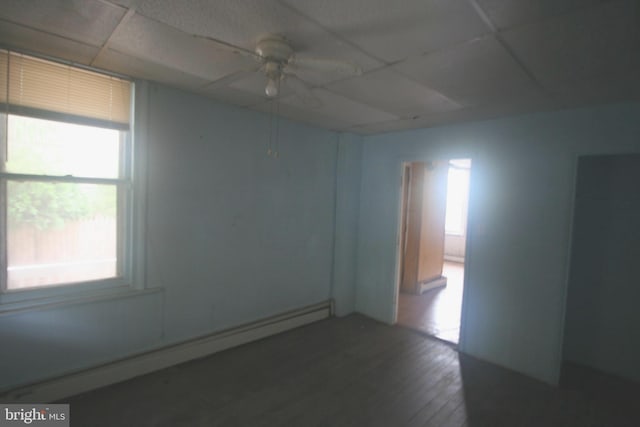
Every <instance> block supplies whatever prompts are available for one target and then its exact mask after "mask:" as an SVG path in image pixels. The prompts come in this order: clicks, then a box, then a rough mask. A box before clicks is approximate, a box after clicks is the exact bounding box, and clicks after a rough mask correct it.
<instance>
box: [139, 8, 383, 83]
mask: <svg viewBox="0 0 640 427" xmlns="http://www.w3.org/2000/svg"><path fill="white" fill-rule="evenodd" d="M136 10H137V11H138V12H139V13H140V14H142V15H145V16H148V17H150V18H152V19H154V20H157V21H161V22H164V23H167V24H169V25H171V26H173V27H175V28H178V29H180V30H182V31H184V32H186V33H189V34H197V35H202V36H207V37H211V38H214V39H217V40H221V41H223V42H226V43H230V44H232V45H236V46H240V47H243V48H245V49H248V50H253V49H254V48H255V44H256V42H257V40H258V39H259V38H260V37H261V36H264V35H266V34H270V33H274V34H280V35H283V36H285V37H286V38H287V39H288V40H290V42H291V44H292V47H293V48H294V49H295V50H296V52H297V54H298V55H299V56H308V57H322V58H325V57H326V58H335V59H341V60H348V61H351V62H353V63H355V64H357V65H359V66H360V67H361V68H362V69H364V70H371V69H374V68H378V67H380V66H381V65H382V63H381V62H380V61H378V60H375V59H373V58H371V57H370V56H367V55H366V54H364V53H363V52H361V51H360V50H358V49H356V48H354V47H353V46H351V45H349V44H348V43H345V42H344V41H342V40H340V39H339V38H337V37H335V36H333V35H332V34H331V33H329V32H328V31H326V30H325V29H323V28H322V27H321V26H319V25H318V24H316V23H315V22H314V21H312V20H308V19H306V18H304V17H302V16H301V15H300V14H298V13H296V12H294V11H293V10H291V9H290V8H289V7H287V6H284V5H282V4H280V3H278V2H277V1H275V0H270V1H266V0H243V1H235V0H224V1H216V2H212V1H209V0H193V1H191V2H189V7H188V8H185V7H184V5H183V4H182V3H181V2H176V1H175V0H141V1H140V4H139V5H138V6H137V7H136ZM302 76H303V78H304V79H305V80H307V81H311V82H312V83H315V84H323V83H326V82H329V81H333V80H336V79H338V78H341V77H342V76H340V75H332V74H331V73H311V72H309V73H304V74H303V75H302Z"/></svg>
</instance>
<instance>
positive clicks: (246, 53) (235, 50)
mask: <svg viewBox="0 0 640 427" xmlns="http://www.w3.org/2000/svg"><path fill="white" fill-rule="evenodd" d="M191 36H192V37H193V38H196V39H201V40H208V41H210V42H213V43H216V44H218V45H220V46H222V47H223V48H225V49H228V50H230V51H231V52H233V53H237V54H238V55H241V56H245V57H247V58H251V59H255V60H256V61H260V62H262V57H261V56H260V55H258V54H257V53H255V52H254V51H252V50H249V49H245V48H243V47H240V46H236V45H234V44H231V43H227V42H225V41H222V40H218V39H215V38H213V37H209V36H201V35H199V34H192V35H191Z"/></svg>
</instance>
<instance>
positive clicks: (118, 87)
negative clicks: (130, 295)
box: [0, 50, 132, 293]
mask: <svg viewBox="0 0 640 427" xmlns="http://www.w3.org/2000/svg"><path fill="white" fill-rule="evenodd" d="M0 86H1V88H0V105H2V107H3V109H2V111H1V112H0V119H1V120H0V122H1V125H0V126H1V130H2V132H1V135H0V137H1V138H0V144H1V147H0V156H2V162H1V163H0V196H1V197H0V200H2V209H1V213H0V217H1V221H0V223H1V225H2V227H1V230H0V235H1V236H2V240H3V242H2V256H1V257H0V263H1V264H2V274H1V276H0V289H1V290H2V291H4V292H9V293H10V292H13V291H24V290H28V289H35V288H38V289H41V288H44V287H59V286H62V285H73V284H85V283H88V282H91V284H92V285H93V284H95V285H96V286H97V285H98V284H101V285H103V284H104V285H111V284H121V283H123V281H124V279H125V278H126V276H127V274H128V271H129V267H130V266H129V262H128V261H127V255H128V254H127V252H128V250H129V249H128V248H130V241H131V238H132V237H131V224H130V223H129V222H130V220H129V218H131V215H130V208H131V197H132V195H131V193H132V162H131V158H132V152H131V150H132V146H131V138H130V132H129V115H130V98H131V96H130V92H131V82H129V81H127V80H124V79H121V78H117V77H113V76H108V75H104V74H100V73H96V72H94V71H89V70H84V69H80V68H76V67H72V66H70V65H66V64H60V63H56V62H51V61H45V60H42V59H39V58H34V57H31V56H27V55H23V54H19V53H15V52H9V51H2V50H0Z"/></svg>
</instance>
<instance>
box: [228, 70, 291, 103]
mask: <svg viewBox="0 0 640 427" xmlns="http://www.w3.org/2000/svg"><path fill="white" fill-rule="evenodd" d="M229 86H230V87H232V88H234V89H237V90H241V91H244V92H247V93H250V94H253V95H255V96H258V97H260V98H262V99H261V101H266V100H267V99H266V95H265V92H264V91H265V88H266V86H267V76H266V75H265V74H264V73H262V72H261V71H256V72H253V73H245V75H244V76H243V77H241V78H239V79H236V80H235V81H234V82H232V83H231V84H229ZM292 93H293V90H292V89H291V87H289V86H288V85H287V84H286V82H283V83H281V85H280V97H281V98H284V97H286V96H288V95H291V94H292Z"/></svg>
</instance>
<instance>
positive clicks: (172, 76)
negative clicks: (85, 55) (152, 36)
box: [94, 49, 208, 90]
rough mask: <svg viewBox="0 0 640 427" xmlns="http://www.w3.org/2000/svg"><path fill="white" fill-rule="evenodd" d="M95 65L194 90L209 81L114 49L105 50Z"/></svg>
mask: <svg viewBox="0 0 640 427" xmlns="http://www.w3.org/2000/svg"><path fill="white" fill-rule="evenodd" d="M94 65H95V66H96V67H98V68H103V69H105V70H111V71H114V72H117V73H121V74H124V75H127V76H132V77H137V78H140V79H147V80H153V81H156V82H160V83H165V84H168V85H171V86H175V87H180V88H184V89H189V90H194V89H199V88H202V87H203V86H204V85H206V84H207V82H208V81H207V80H205V79H202V78H200V77H197V76H193V75H190V74H187V73H185V72H182V71H180V70H175V69H172V68H169V67H166V66H164V65H162V64H157V63H154V62H150V61H146V60H144V59H139V58H134V57H132V56H129V55H126V54H124V53H122V52H118V51H115V50H113V49H105V50H103V51H102V52H101V53H100V55H99V56H98V58H96V61H95V63H94Z"/></svg>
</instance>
